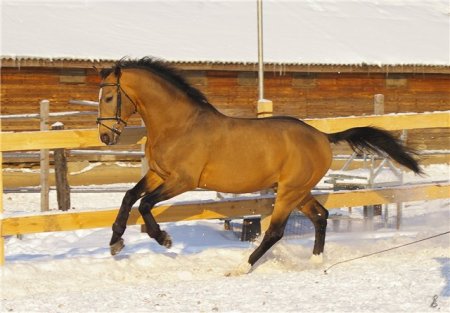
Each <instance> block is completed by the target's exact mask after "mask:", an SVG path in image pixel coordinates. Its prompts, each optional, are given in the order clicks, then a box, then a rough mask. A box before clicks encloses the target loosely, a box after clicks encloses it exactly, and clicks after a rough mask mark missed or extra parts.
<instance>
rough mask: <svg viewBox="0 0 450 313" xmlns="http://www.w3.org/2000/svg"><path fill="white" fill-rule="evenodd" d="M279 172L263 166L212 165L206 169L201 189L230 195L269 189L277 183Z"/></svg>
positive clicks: (238, 163)
mask: <svg viewBox="0 0 450 313" xmlns="http://www.w3.org/2000/svg"><path fill="white" fill-rule="evenodd" d="M277 180H278V179H277V172H276V171H275V170H273V169H272V170H271V169H270V167H269V168H268V167H264V166H263V167H261V164H259V165H258V164H255V163H254V162H253V164H250V163H249V164H243V162H237V163H234V164H229V166H226V164H211V165H208V166H206V167H205V169H204V171H203V172H202V175H201V177H200V181H199V187H200V188H205V189H211V190H216V191H220V192H230V193H246V192H253V191H258V190H262V189H267V188H270V187H271V186H273V185H274V184H275V183H276V182H277Z"/></svg>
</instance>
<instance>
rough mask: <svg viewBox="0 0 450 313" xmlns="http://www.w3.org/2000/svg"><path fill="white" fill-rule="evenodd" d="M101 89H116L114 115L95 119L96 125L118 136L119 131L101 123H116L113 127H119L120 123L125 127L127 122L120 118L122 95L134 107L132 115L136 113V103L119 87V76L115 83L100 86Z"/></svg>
mask: <svg viewBox="0 0 450 313" xmlns="http://www.w3.org/2000/svg"><path fill="white" fill-rule="evenodd" d="M103 87H116V88H117V91H116V92H117V102H116V103H117V104H116V115H115V116H113V117H97V124H98V125H102V126H103V127H105V128H107V129H109V130H110V131H112V132H113V133H115V134H117V135H120V134H121V131H120V130H118V129H117V128H115V127H114V126H113V127H112V128H111V127H109V126H107V125H105V124H104V123H102V121H116V122H117V123H116V124H115V125H120V123H122V124H123V125H124V126H127V122H125V121H124V120H123V119H122V118H121V115H122V93H123V94H124V95H125V96H126V97H127V98H128V99H129V100H130V101H131V103H133V105H134V112H133V114H134V113H136V112H137V105H136V103H134V101H133V100H132V99H131V98H130V96H129V95H128V94H127V93H126V92H125V90H124V89H123V88H122V86H121V85H120V75H118V76H117V82H116V83H103V84H100V89H101V88H103Z"/></svg>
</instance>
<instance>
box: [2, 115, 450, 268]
mask: <svg viewBox="0 0 450 313" xmlns="http://www.w3.org/2000/svg"><path fill="white" fill-rule="evenodd" d="M306 122H307V123H308V124H310V125H312V126H314V127H316V128H318V129H320V130H322V131H325V132H337V131H341V130H344V129H348V128H351V127H357V126H366V125H373V126H378V127H383V128H385V129H388V130H402V129H417V128H435V127H439V128H442V127H447V128H448V127H449V126H450V111H445V112H433V113H418V114H396V115H378V116H364V117H348V118H332V119H319V120H317V119H311V120H306ZM0 126H1V125H0ZM127 133H128V135H127ZM143 135H145V132H143V129H142V128H132V129H129V130H127V131H126V132H124V133H123V134H122V142H121V143H122V144H132V143H139V144H141V143H143V142H144V140H145V138H143ZM93 146H103V144H102V143H101V142H100V141H99V139H98V133H97V130H96V129H85V130H61V131H44V132H39V131H35V132H20V133H4V132H2V133H0V148H1V149H0V150H1V151H18V150H37V149H55V148H81V147H93ZM0 161H1V153H0ZM0 178H1V177H0ZM1 181H2V179H0V187H1V189H0V192H1V193H3V186H2V185H1ZM405 191H408V192H405ZM449 194H450V184H449V183H448V182H443V183H440V184H428V185H410V186H403V187H395V188H383V189H374V190H359V191H343V192H332V193H321V194H318V195H317V198H318V200H319V201H320V202H321V203H322V204H323V205H324V206H325V207H327V208H338V207H347V206H349V207H351V206H359V205H371V204H384V203H396V202H407V201H416V200H429V199H442V198H448V197H449ZM2 199H3V195H2ZM273 201H274V199H273V197H271V196H268V197H259V198H250V199H249V198H245V199H233V200H226V201H220V202H217V201H215V202H211V201H203V202H200V203H199V202H196V203H178V204H172V205H163V206H158V207H157V208H155V210H154V214H155V217H156V219H157V221H159V222H168V221H180V220H194V219H211V218H226V217H238V216H243V215H253V214H261V215H270V214H271V211H272V206H273ZM0 213H3V201H2V202H1V203H0ZM116 214H117V209H114V210H98V211H82V212H73V213H72V212H71V213H59V212H58V213H54V212H48V213H42V214H38V215H27V216H17V217H14V216H13V217H8V216H6V215H4V214H3V215H2V218H1V219H0V235H1V236H0V264H3V263H4V237H6V236H10V235H17V234H27V233H39V232H49V231H67V230H75V229H83V228H94V227H110V225H111V224H112V222H113V220H114V218H115V216H116ZM129 224H142V220H141V218H140V216H139V215H138V213H137V212H136V210H133V211H132V214H131V216H130V220H129Z"/></svg>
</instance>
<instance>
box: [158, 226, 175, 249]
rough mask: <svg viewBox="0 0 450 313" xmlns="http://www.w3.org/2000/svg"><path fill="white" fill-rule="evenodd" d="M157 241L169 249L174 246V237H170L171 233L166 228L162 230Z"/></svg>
mask: <svg viewBox="0 0 450 313" xmlns="http://www.w3.org/2000/svg"><path fill="white" fill-rule="evenodd" d="M157 241H158V243H159V244H160V245H161V246H164V247H166V248H167V249H169V248H170V247H172V238H170V235H169V234H168V233H167V232H166V231H164V230H163V231H161V235H159V237H158V240H157Z"/></svg>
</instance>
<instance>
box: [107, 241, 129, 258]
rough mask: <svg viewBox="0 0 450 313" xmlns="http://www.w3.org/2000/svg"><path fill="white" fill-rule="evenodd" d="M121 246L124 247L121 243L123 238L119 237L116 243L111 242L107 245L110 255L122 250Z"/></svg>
mask: <svg viewBox="0 0 450 313" xmlns="http://www.w3.org/2000/svg"><path fill="white" fill-rule="evenodd" d="M123 247H125V245H124V243H123V239H122V238H120V239H119V241H117V242H116V243H113V244H112V245H110V246H109V248H110V251H111V255H116V254H117V253H119V252H120V251H122V249H123Z"/></svg>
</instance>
